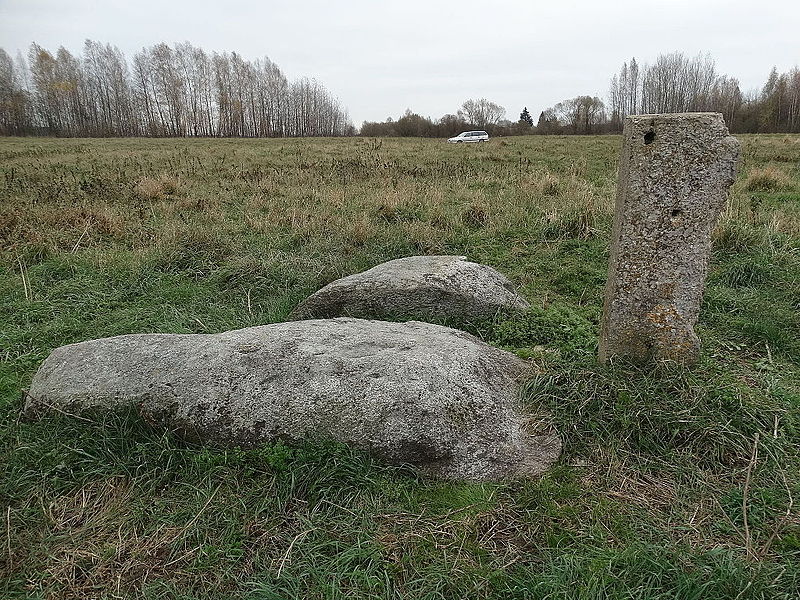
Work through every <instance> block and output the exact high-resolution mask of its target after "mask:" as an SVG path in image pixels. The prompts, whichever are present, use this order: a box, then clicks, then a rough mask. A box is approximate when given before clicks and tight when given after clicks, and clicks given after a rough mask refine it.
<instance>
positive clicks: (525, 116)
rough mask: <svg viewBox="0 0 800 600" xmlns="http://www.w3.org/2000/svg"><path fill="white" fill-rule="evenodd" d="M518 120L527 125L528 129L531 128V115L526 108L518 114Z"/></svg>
mask: <svg viewBox="0 0 800 600" xmlns="http://www.w3.org/2000/svg"><path fill="white" fill-rule="evenodd" d="M519 120H520V121H521V122H523V123H527V124H528V127H533V117H531V113H529V112H528V107H527V106H526V107H525V108H523V109H522V112H521V113H519Z"/></svg>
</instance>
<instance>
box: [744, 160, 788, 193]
mask: <svg viewBox="0 0 800 600" xmlns="http://www.w3.org/2000/svg"><path fill="white" fill-rule="evenodd" d="M791 187H792V178H791V177H789V176H788V175H787V174H786V173H785V172H783V171H782V170H781V169H779V168H777V167H773V166H771V165H767V166H766V167H762V168H755V169H751V170H750V171H749V172H748V174H747V179H745V181H744V189H746V190H747V191H749V192H777V191H780V190H786V189H790V188H791Z"/></svg>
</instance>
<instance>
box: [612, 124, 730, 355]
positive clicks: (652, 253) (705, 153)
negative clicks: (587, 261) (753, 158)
mask: <svg viewBox="0 0 800 600" xmlns="http://www.w3.org/2000/svg"><path fill="white" fill-rule="evenodd" d="M622 136H623V146H622V154H621V156H620V165H619V183H618V188H617V203H616V207H615V209H614V227H613V231H612V240H611V258H610V261H609V267H608V281H607V284H606V295H605V305H604V308H603V319H602V325H601V332H600V349H599V358H600V360H601V361H602V362H607V361H608V360H610V359H611V358H613V357H615V356H618V357H624V358H627V359H629V360H632V361H636V362H646V361H650V360H653V361H658V362H661V361H673V362H677V363H682V364H691V363H693V362H696V361H697V359H698V358H699V355H700V339H699V338H698V337H697V334H696V333H695V331H694V326H695V324H696V323H697V318H698V316H699V314H700V303H701V300H702V297H703V289H704V288H705V281H706V275H707V273H708V264H709V259H710V256H711V232H712V231H713V229H714V226H715V225H716V224H717V220H718V219H719V216H720V214H721V213H722V211H723V209H724V208H725V204H726V202H727V199H728V188H729V187H730V186H731V184H733V182H734V179H735V178H736V162H737V160H738V158H739V142H738V141H737V140H736V138H734V137H732V136H730V135H729V134H728V129H727V127H725V121H724V120H723V118H722V115H721V114H719V113H679V114H664V115H635V116H630V117H627V118H626V120H625V129H624V131H623V134H622Z"/></svg>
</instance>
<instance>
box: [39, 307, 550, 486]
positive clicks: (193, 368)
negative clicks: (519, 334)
mask: <svg viewBox="0 0 800 600" xmlns="http://www.w3.org/2000/svg"><path fill="white" fill-rule="evenodd" d="M527 369H528V367H527V365H526V363H525V362H524V361H522V360H521V359H519V358H517V357H516V356H514V355H513V354H510V353H508V352H505V351H502V350H499V349H497V348H494V347H492V346H489V345H488V344H485V343H483V342H481V341H480V340H478V339H477V338H475V337H473V336H471V335H469V334H467V333H464V332H461V331H456V330H454V329H450V328H447V327H441V326H438V325H431V324H429V323H419V322H408V323H386V322H381V321H365V320H360V319H346V318H343V319H331V320H314V321H296V322H291V323H277V324H274V325H264V326H261V327H252V328H248V329H241V330H238V331H229V332H226V333H220V334H213V335H200V334H196V335H170V334H144V335H124V336H118V337H112V338H105V339H99V340H92V341H88V342H82V343H78V344H72V345H69V346H63V347H61V348H57V349H56V350H54V351H53V352H52V354H50V356H49V357H48V358H47V360H46V361H45V362H44V363H43V364H42V366H41V367H40V368H39V371H38V372H37V373H36V376H35V377H34V379H33V382H32V384H31V388H30V390H29V399H28V401H27V403H26V405H25V412H26V414H28V415H31V416H36V415H40V414H43V413H46V412H48V411H63V412H66V413H69V414H76V415H77V414H81V413H82V412H84V411H87V410H100V411H102V410H108V409H114V408H121V407H134V408H136V409H138V410H139V411H140V412H141V413H142V415H143V416H144V417H145V418H146V419H147V420H148V421H150V422H153V423H156V424H161V425H163V426H165V427H167V428H170V429H174V430H176V431H177V432H178V433H180V434H183V435H184V436H186V437H189V438H192V439H198V440H204V441H208V442H211V443H215V444H218V445H223V446H225V445H233V444H243V445H251V444H254V443H259V442H266V441H272V440H280V439H282V440H287V441H292V440H301V439H305V438H310V439H333V440H337V441H341V442H345V443H348V444H352V445H354V446H357V447H359V448H364V449H367V450H369V451H372V452H373V453H375V454H376V455H378V456H379V457H381V458H383V459H385V460H386V461H388V462H390V463H395V464H400V463H411V464H414V465H417V466H418V467H420V468H421V469H422V470H423V471H425V472H427V473H430V474H433V475H437V476H442V477H447V478H458V479H462V478H463V479H475V480H499V479H504V478H508V477H515V476H529V475H535V474H538V473H541V472H542V471H543V470H544V469H546V468H547V467H548V466H549V465H550V464H551V463H552V462H553V461H554V460H555V459H556V458H557V457H558V455H559V452H560V442H559V438H558V437H557V436H556V435H554V434H552V433H550V432H548V431H547V430H545V429H544V428H543V426H540V425H538V423H539V422H538V421H537V420H536V419H534V418H533V417H532V416H531V415H524V414H523V413H522V412H521V411H520V410H519V407H518V405H517V399H518V398H517V396H518V392H519V380H520V378H522V377H524V376H525V374H526V372H527ZM538 428H541V430H538Z"/></svg>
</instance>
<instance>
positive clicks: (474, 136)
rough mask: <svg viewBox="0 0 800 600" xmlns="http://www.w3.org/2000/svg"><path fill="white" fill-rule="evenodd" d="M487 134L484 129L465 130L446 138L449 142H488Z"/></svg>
mask: <svg viewBox="0 0 800 600" xmlns="http://www.w3.org/2000/svg"><path fill="white" fill-rule="evenodd" d="M488 141H489V134H488V133H486V132H485V131H465V132H464V133H459V134H458V135H457V136H456V137H451V138H450V139H449V140H447V142H448V143H450V144H460V143H461V142H488Z"/></svg>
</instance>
